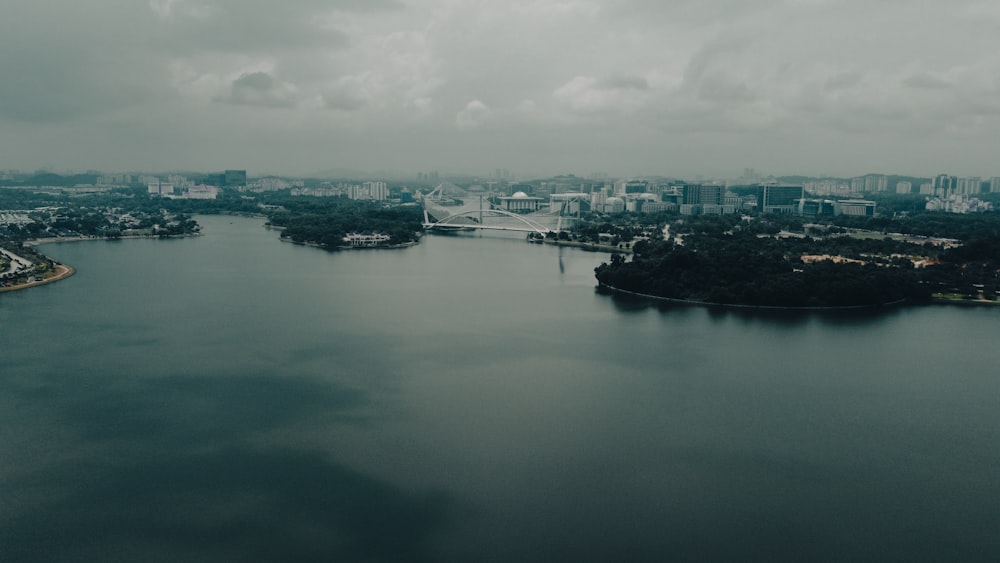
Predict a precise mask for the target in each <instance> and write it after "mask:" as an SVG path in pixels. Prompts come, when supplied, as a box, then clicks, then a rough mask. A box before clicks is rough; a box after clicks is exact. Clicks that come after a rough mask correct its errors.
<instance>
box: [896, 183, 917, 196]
mask: <svg viewBox="0 0 1000 563" xmlns="http://www.w3.org/2000/svg"><path fill="white" fill-rule="evenodd" d="M911 191H913V184H912V183H910V182H905V181H903V182H896V193H897V194H908V193H910V192H911Z"/></svg>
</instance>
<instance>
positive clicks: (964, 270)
mask: <svg viewBox="0 0 1000 563" xmlns="http://www.w3.org/2000/svg"><path fill="white" fill-rule="evenodd" d="M966 219H972V220H971V221H969V222H968V223H964V222H962V221H957V220H953V219H952V218H950V217H949V218H939V217H935V216H933V215H931V216H930V217H926V218H921V219H920V220H918V221H908V222H909V224H910V226H911V228H910V229H908V230H909V231H910V232H911V233H914V232H916V233H920V234H913V235H905V236H904V235H900V234H898V231H896V230H895V229H896V228H898V227H899V226H900V225H899V224H898V223H897V222H894V221H892V220H889V221H887V222H883V223H881V226H882V227H883V229H882V230H881V232H878V231H876V232H874V233H873V232H871V231H865V232H860V231H857V232H848V230H847V229H848V227H842V226H839V225H836V224H834V223H833V222H831V223H829V224H822V225H821V224H803V223H802V222H801V218H798V217H791V216H761V217H755V218H748V217H745V218H740V217H738V216H728V217H719V216H714V217H684V218H680V217H673V220H672V221H670V222H669V223H667V225H666V226H667V227H668V229H667V232H669V233H670V234H669V236H668V237H666V238H664V237H663V236H662V235H661V236H651V237H649V238H642V237H640V238H639V239H638V240H634V241H632V242H631V248H632V250H633V254H632V257H631V260H627V259H626V258H625V257H624V256H620V255H619V256H613V257H612V259H611V262H610V263H605V264H601V265H600V266H599V267H598V268H597V269H596V272H595V273H596V276H597V279H598V281H599V282H600V283H601V284H602V285H605V286H610V287H614V288H617V289H621V290H626V291H631V292H635V293H640V294H645V295H651V296H656V297H664V298H670V299H679V300H687V301H696V302H705V303H716V304H732V305H750V306H777V307H845V306H868V305H879V304H884V303H890V302H895V301H899V300H907V301H910V302H921V301H926V300H928V299H930V298H931V297H932V296H933V295H936V294H939V295H959V296H962V297H963V298H965V299H967V300H971V299H980V300H995V299H996V298H997V291H998V289H1000V278H998V271H1000V236H998V235H1000V218H998V217H997V216H995V215H993V216H979V217H975V218H966ZM970 225H972V227H970ZM657 228H660V227H657ZM849 228H850V229H856V228H858V227H849ZM788 229H792V230H788ZM646 232H647V234H648V233H650V232H653V231H650V230H647V231H646ZM890 233H892V234H891V235H890ZM657 234H659V233H657ZM958 234H961V235H964V237H966V238H964V239H940V238H930V237H929V235H958Z"/></svg>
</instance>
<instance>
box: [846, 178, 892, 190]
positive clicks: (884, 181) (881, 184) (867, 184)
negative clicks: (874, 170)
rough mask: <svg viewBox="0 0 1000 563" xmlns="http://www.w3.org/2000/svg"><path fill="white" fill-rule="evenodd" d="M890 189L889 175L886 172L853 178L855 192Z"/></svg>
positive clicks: (852, 188) (852, 184)
mask: <svg viewBox="0 0 1000 563" xmlns="http://www.w3.org/2000/svg"><path fill="white" fill-rule="evenodd" d="M888 190H889V177H888V176H886V175H885V174H865V175H864V176H858V177H857V178H852V179H851V191H852V192H854V193H869V192H885V191H888Z"/></svg>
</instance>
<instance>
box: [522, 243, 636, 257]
mask: <svg viewBox="0 0 1000 563" xmlns="http://www.w3.org/2000/svg"><path fill="white" fill-rule="evenodd" d="M531 242H534V241H531ZM541 242H542V244H551V245H553V246H568V247H570V248H579V249H582V250H590V251H592V252H610V253H612V254H614V253H619V254H632V249H631V248H618V247H617V246H611V245H610V244H598V243H593V242H579V241H575V240H551V239H541Z"/></svg>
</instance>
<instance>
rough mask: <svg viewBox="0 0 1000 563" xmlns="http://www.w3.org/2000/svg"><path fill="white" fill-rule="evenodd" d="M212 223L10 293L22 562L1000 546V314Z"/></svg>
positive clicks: (9, 469) (835, 553) (116, 247)
mask: <svg viewBox="0 0 1000 563" xmlns="http://www.w3.org/2000/svg"><path fill="white" fill-rule="evenodd" d="M202 222H203V224H204V227H205V232H206V236H204V237H198V238H194V239H184V240H173V241H155V240H148V241H147V240H134V241H133V240H126V241H120V242H116V243H107V244H105V243H101V242H93V243H80V244H73V245H68V244H67V245H53V246H48V247H45V251H46V252H50V253H51V254H52V255H53V256H55V257H56V258H58V259H59V260H61V261H65V262H67V263H70V264H72V265H73V266H74V267H76V268H77V271H78V273H77V275H76V276H74V277H73V278H71V279H70V280H67V281H64V282H60V283H57V284H51V285H48V286H44V287H41V288H36V289H33V290H31V291H25V292H15V293H9V294H4V295H2V296H0V323H2V326H4V327H5V334H4V341H3V342H4V344H3V348H2V350H0V351H2V361H3V370H2V371H0V503H2V504H0V560H12V561H22V560H24V561H32V560H36V561H65V560H154V561H155V560H171V561H173V560H186V561H187V560H194V561H198V560H204V561H210V560H211V561H217V560H274V561H286V560H310V561H315V560H345V561H465V560H484V561H512V560H517V561H552V560H573V561H607V560H621V559H625V560H634V561H662V560H680V561H684V560H689V561H706V560H717V561H723V560H724V561H732V560H747V559H787V560H831V559H832V560H887V559H888V560H908V561H909V560H928V561H930V560H963V561H972V560H995V559H997V556H998V555H1000V545H998V537H1000V535H998V534H996V523H997V522H998V521H1000V508H998V507H1000V484H998V482H997V480H996V479H995V468H996V467H997V466H1000V451H998V448H997V447H996V444H997V443H1000V440H998V439H1000V435H998V434H997V430H996V429H997V428H1000V420H998V411H997V409H996V403H995V398H996V397H997V396H1000V381H998V379H997V377H996V375H995V366H996V365H998V364H1000V352H998V350H997V347H995V346H992V343H991V339H992V335H993V334H995V327H996V326H997V321H998V320H1000V312H998V311H995V310H972V309H951V308H942V307H938V308H925V309H891V310H873V311H848V312H839V313H833V314H831V313H818V312H806V313H800V312H787V311H757V310H732V309H707V308H701V307H692V306H683V305H672V304H660V303H650V302H648V301H644V300H639V299H634V298H630V297H626V296H617V295H606V294H603V293H602V292H600V291H595V289H594V288H595V283H594V278H593V269H594V267H595V266H596V265H597V264H598V263H599V262H600V261H601V260H606V259H607V257H606V256H605V255H602V254H595V253H588V252H581V251H576V250H574V249H571V248H557V247H552V246H548V245H535V244H527V243H525V242H524V240H523V236H489V235H478V234H476V235H474V236H467V235H458V236H449V237H426V238H425V239H424V240H423V241H422V242H421V244H420V245H418V246H415V247H412V248H410V249H407V250H405V251H401V252H379V251H372V252H345V253H329V252H324V251H320V250H317V249H313V248H307V247H299V246H294V245H289V244H283V243H281V242H279V241H278V240H277V238H276V235H275V233H273V232H270V231H266V230H264V229H261V228H260V221H257V220H249V219H238V218H230V217H205V218H202ZM553 261H556V262H557V264H558V271H556V270H555V269H554V268H553V267H552V262H553ZM7 327H16V329H9V328H7Z"/></svg>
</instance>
